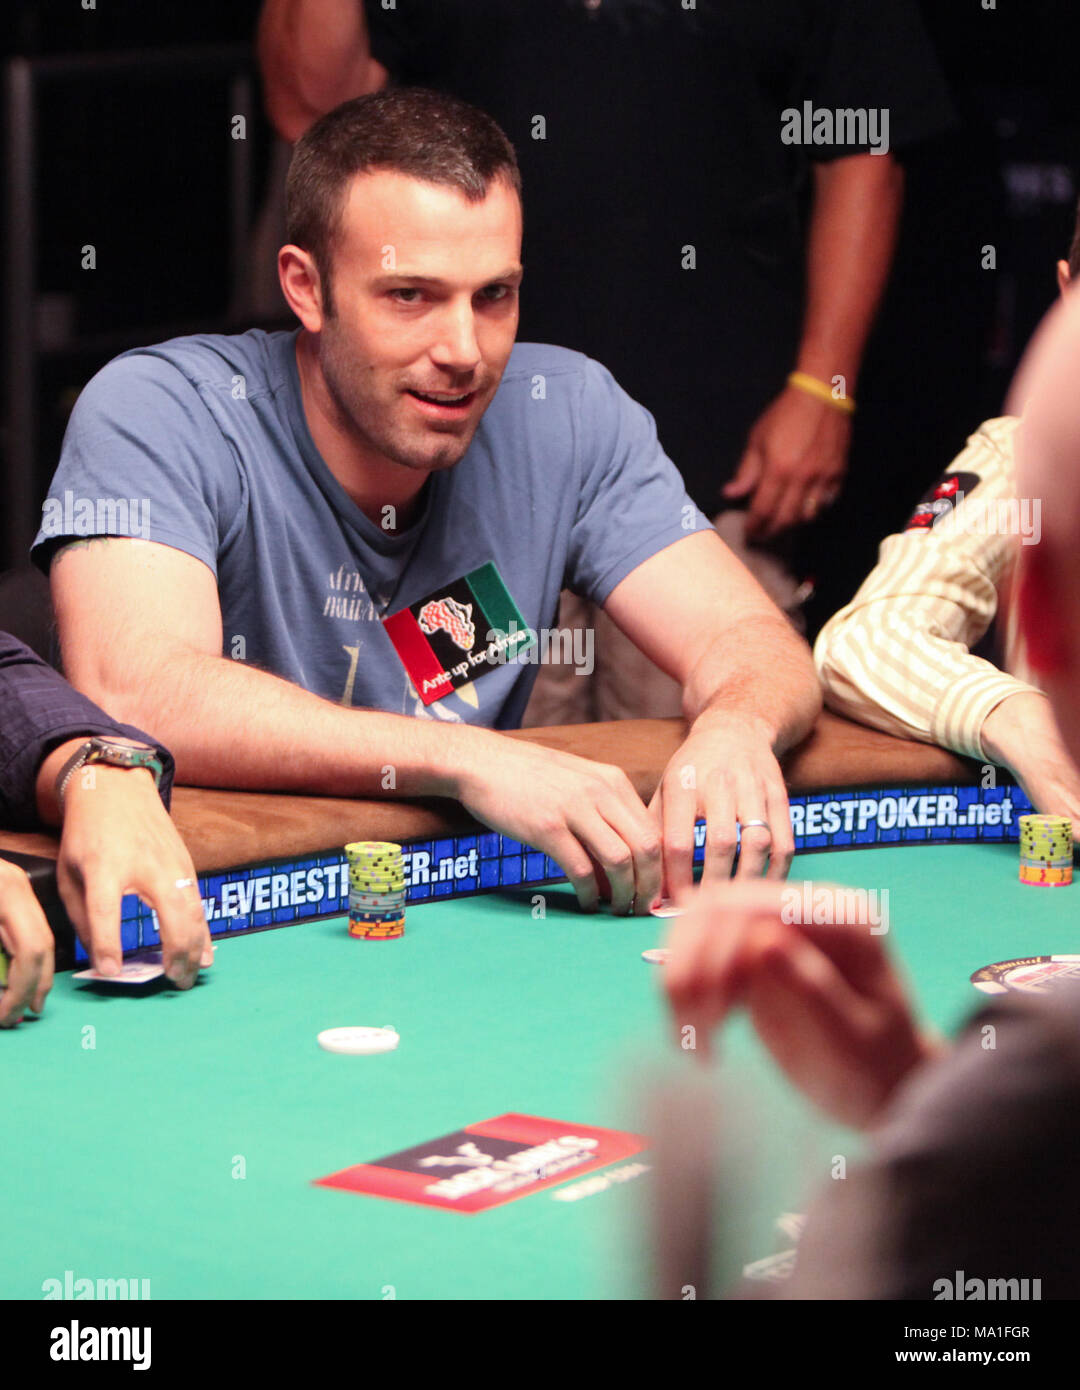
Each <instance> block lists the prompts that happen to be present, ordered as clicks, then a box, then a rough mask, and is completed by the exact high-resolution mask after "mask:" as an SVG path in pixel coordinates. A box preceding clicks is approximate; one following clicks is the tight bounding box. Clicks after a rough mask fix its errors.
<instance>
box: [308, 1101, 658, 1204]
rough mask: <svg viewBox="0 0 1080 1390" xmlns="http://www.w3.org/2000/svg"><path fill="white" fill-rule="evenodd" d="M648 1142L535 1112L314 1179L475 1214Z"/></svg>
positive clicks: (482, 1123)
mask: <svg viewBox="0 0 1080 1390" xmlns="http://www.w3.org/2000/svg"><path fill="white" fill-rule="evenodd" d="M645 1147H646V1140H645V1139H643V1138H642V1137H641V1136H640V1135H638V1134H627V1133H624V1132H622V1131H621V1130H616V1129H598V1128H597V1127H596V1126H594V1125H574V1124H568V1123H566V1122H564V1121H562V1120H544V1119H540V1118H539V1117H538V1116H536V1115H516V1114H509V1115H498V1116H496V1117H495V1118H494V1119H492V1120H481V1121H480V1122H479V1123H477V1124H472V1125H466V1127H465V1128H464V1129H460V1130H455V1131H454V1133H452V1134H444V1135H442V1136H441V1137H440V1138H438V1139H432V1140H429V1141H428V1142H427V1143H426V1144H418V1145H417V1146H416V1147H415V1148H411V1149H402V1150H401V1151H400V1152H399V1153H394V1154H389V1155H388V1156H387V1157H386V1158H380V1159H376V1160H374V1161H373V1162H371V1163H358V1164H356V1165H355V1166H354V1167H352V1168H344V1169H342V1170H341V1172H339V1173H331V1174H330V1176H329V1177H325V1178H319V1179H317V1181H316V1184H315V1185H316V1186H317V1187H337V1188H342V1189H344V1190H345V1191H347V1192H360V1193H365V1194H367V1195H368V1196H370V1197H389V1198H392V1199H393V1200H395V1201H399V1202H417V1203H419V1204H420V1205H422V1206H432V1207H446V1208H447V1209H448V1210H451V1211H463V1212H470V1213H472V1212H478V1211H486V1210H487V1209H488V1208H489V1207H497V1206H501V1205H502V1204H503V1203H504V1202H511V1201H513V1200H514V1199H515V1198H517V1197H525V1196H528V1195H529V1194H530V1193H532V1192H538V1191H539V1190H540V1189H541V1188H544V1187H550V1186H552V1184H553V1183H558V1182H562V1181H563V1179H564V1178H567V1177H575V1178H576V1177H580V1176H581V1175H582V1174H584V1173H588V1172H591V1171H592V1170H593V1169H594V1168H602V1167H604V1166H605V1165H606V1164H609V1163H614V1162H615V1161H616V1160H618V1159H622V1158H626V1157H628V1156H629V1155H630V1154H635V1153H639V1152H640V1151H641V1150H642V1149H644V1148H645Z"/></svg>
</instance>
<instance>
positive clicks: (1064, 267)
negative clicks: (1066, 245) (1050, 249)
mask: <svg viewBox="0 0 1080 1390" xmlns="http://www.w3.org/2000/svg"><path fill="white" fill-rule="evenodd" d="M1057 282H1058V290H1059V292H1060V293H1061V294H1063V295H1064V294H1068V292H1069V286H1070V285H1071V284H1072V276H1071V275H1070V274H1069V262H1068V261H1058V263H1057Z"/></svg>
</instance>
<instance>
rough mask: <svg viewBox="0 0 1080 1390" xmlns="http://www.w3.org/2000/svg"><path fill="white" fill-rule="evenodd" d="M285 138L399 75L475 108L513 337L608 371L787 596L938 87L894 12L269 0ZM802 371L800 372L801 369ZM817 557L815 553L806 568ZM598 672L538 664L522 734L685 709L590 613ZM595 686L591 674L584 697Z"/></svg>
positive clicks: (572, 1) (268, 42) (826, 0)
mask: <svg viewBox="0 0 1080 1390" xmlns="http://www.w3.org/2000/svg"><path fill="white" fill-rule="evenodd" d="M258 46H259V58H260V63H261V66H262V71H263V76H264V82H265V89H266V102H267V110H268V112H269V115H270V118H271V120H272V121H273V123H274V125H275V127H276V129H277V130H278V132H279V134H280V135H281V136H282V137H283V139H285V140H288V141H294V140H296V139H297V138H298V137H299V136H300V135H301V134H302V133H303V132H304V130H306V129H307V127H308V126H309V125H310V124H311V122H312V121H314V120H315V119H316V117H317V116H319V115H321V114H322V113H323V112H325V111H327V110H329V109H330V108H331V107H333V106H334V105H335V104H336V103H337V102H339V101H341V100H343V99H345V98H346V97H349V96H355V95H359V94H361V93H363V92H365V91H371V90H375V89H377V88H378V87H379V86H381V85H383V84H385V83H386V82H387V81H388V80H392V81H398V82H403V83H409V84H412V83H419V84H423V85H425V86H430V87H441V88H443V89H445V90H447V91H451V92H453V93H454V94H456V95H459V96H462V97H464V98H465V99H466V100H468V101H470V102H472V103H474V104H475V105H478V106H480V107H482V108H484V109H486V110H488V111H490V112H491V113H492V114H493V115H494V116H495V117H496V119H497V120H498V121H499V122H500V124H501V125H502V126H503V128H504V129H505V130H506V131H507V133H508V135H509V136H510V138H511V140H512V141H513V142H514V144H515V145H516V147H517V150H518V153H519V158H520V162H521V167H522V175H523V181H524V188H525V197H526V200H527V205H528V208H529V217H530V227H531V231H530V235H529V239H528V242H527V245H526V251H525V262H526V267H527V277H526V281H525V286H524V289H523V299H522V336H523V337H524V338H526V339H532V340H534V341H542V342H557V343H564V344H566V345H568V346H572V347H575V348H578V349H579V350H581V351H583V352H585V353H587V354H588V355H589V356H592V357H594V358H596V359H598V360H600V361H603V362H605V363H606V364H608V365H609V366H610V367H611V369H612V371H613V372H614V374H615V376H616V378H617V379H618V380H619V381H620V382H621V383H622V384H623V385H624V386H625V388H626V389H627V390H628V391H629V393H630V394H631V395H632V396H634V397H635V398H637V399H639V400H641V401H642V402H643V404H645V405H646V406H647V407H648V409H649V410H650V411H651V412H652V413H653V415H654V416H655V418H656V421H657V426H658V432H659V436H660V439H661V442H662V444H663V445H664V448H665V450H666V452H667V453H668V454H669V455H670V456H671V457H673V458H674V459H676V460H677V461H678V464H679V467H680V470H681V471H682V473H683V476H684V478H685V480H686V483H687V489H688V491H689V492H690V494H691V496H692V497H693V498H694V500H695V501H696V502H697V503H698V504H699V505H700V506H701V507H702V508H703V509H704V510H705V511H706V513H707V514H708V515H710V516H714V515H716V514H717V512H718V511H719V512H720V515H719V516H718V517H717V526H718V529H719V531H720V534H721V535H722V536H723V537H724V539H725V541H727V542H728V544H729V545H731V546H732V547H733V548H734V549H735V550H736V552H737V553H739V554H740V555H741V557H742V558H743V559H744V560H745V561H746V562H747V563H748V564H749V566H750V567H751V569H752V570H753V571H754V572H755V574H756V575H757V577H758V578H759V579H760V580H761V582H762V583H763V584H764V586H765V588H766V589H767V591H768V592H769V593H770V594H771V596H772V597H773V599H774V600H775V601H776V602H777V603H778V604H779V606H780V607H781V608H783V609H784V610H785V611H787V612H788V613H789V614H792V615H795V616H797V610H798V584H797V582H796V578H795V577H794V576H793V575H792V574H790V573H789V572H788V569H787V566H786V564H785V563H784V562H783V561H782V557H781V558H778V556H777V554H776V553H774V551H773V549H772V548H769V549H766V548H764V547H763V546H762V545H761V544H760V542H768V543H770V547H771V546H774V545H775V544H776V543H777V542H778V541H779V542H780V543H781V545H782V544H783V542H784V540H785V539H790V537H791V534H792V531H793V528H797V527H798V526H799V525H801V524H803V523H807V522H812V521H813V520H814V518H815V517H816V516H817V515H818V514H819V513H820V511H821V510H822V509H823V508H824V507H827V506H829V505H830V503H831V502H833V501H834V500H835V498H836V496H837V495H838V494H839V491H840V489H841V488H842V486H843V484H844V478H845V473H846V469H847V461H848V453H849V448H850V441H851V430H852V412H853V406H854V403H855V398H856V394H857V389H858V374H859V366H860V362H861V359H862V355H863V349H864V346H865V343H866V339H867V336H868V334H869V331H870V328H871V325H872V323H873V319H874V314H875V311H876V309H877V306H878V303H879V301H880V298H881V295H882V292H883V289H884V286H885V283H886V280H887V278H888V273H889V267H890V264H891V260H892V253H893V248H894V245H895V240H896V234H897V225H898V221H899V215H900V208H901V203H902V197H903V169H902V166H901V164H900V162H899V160H898V158H897V151H900V150H903V149H905V148H909V147H911V146H913V145H914V144H916V143H917V142H919V141H920V140H922V139H924V138H925V137H928V136H931V135H934V134H936V133H937V132H938V131H940V130H941V129H942V127H943V126H944V125H945V124H946V123H947V121H948V119H949V106H948V100H947V96H946V93H945V90H944V87H943V84H942V81H941V78H940V75H939V73H938V69H937V66H936V62H935V60H934V57H933V53H932V50H931V49H930V46H929V43H928V41H927V39H926V36H925V34H924V32H923V30H922V27H921V23H920V21H919V18H918V15H917V11H916V10H915V8H914V6H913V5H912V4H911V3H909V0H884V2H883V0H855V2H854V3H847V4H840V3H838V0H765V2H763V0H754V3H752V4H751V3H739V4H735V5H725V6H723V7H721V6H708V7H704V6H703V7H701V8H700V10H685V9H682V8H679V7H676V6H673V7H669V8H666V7H664V6H662V5H660V4H657V3H656V0H608V3H603V4H593V3H587V0H565V3H551V0H440V3H438V4H436V3H434V0H399V3H398V4H397V5H396V7H395V8H394V9H393V10H384V9H383V8H381V7H380V6H378V5H376V4H369V5H368V6H367V7H366V14H365V7H364V5H363V4H362V3H361V0H266V3H265V5H264V8H263V13H262V18H261V22H260V28H259V45H258ZM793 369H794V374H793ZM825 563H826V561H825V557H822V562H821V564H822V568H824V565H825ZM582 625H585V626H593V625H595V626H596V629H597V643H596V647H597V670H596V673H595V675H594V676H593V678H592V680H591V681H586V680H583V679H581V678H578V677H576V676H574V675H573V673H571V672H569V671H568V670H559V669H558V668H547V669H545V671H544V672H543V673H542V678H541V680H540V681H539V682H538V687H537V690H536V691H535V692H534V694H533V699H532V703H531V705H530V710H529V712H528V715H527V717H526V722H527V723H559V722H573V721H582V720H589V719H597V718H627V717H634V716H643V715H661V714H677V713H679V709H680V704H679V692H678V689H677V688H676V687H675V685H674V683H673V682H671V681H670V680H669V679H668V678H667V677H666V676H665V675H664V674H663V673H662V672H660V671H659V670H658V669H657V668H656V667H655V666H654V665H653V664H652V663H651V662H649V661H648V660H647V658H643V657H641V656H640V655H639V654H638V652H637V651H636V649H634V648H633V647H632V646H631V644H629V643H628V642H627V641H625V640H624V639H623V636H622V634H621V633H620V632H619V630H618V629H617V628H615V627H614V625H613V624H612V623H611V622H610V621H609V620H607V619H605V617H604V615H603V614H602V613H597V612H596V610H594V609H593V608H591V606H589V605H586V604H584V603H583V602H582V601H581V600H580V599H578V598H576V597H575V596H572V595H569V594H564V600H563V607H562V610H561V614H560V626H563V627H572V626H582ZM590 686H591V689H590V688H589V687H590Z"/></svg>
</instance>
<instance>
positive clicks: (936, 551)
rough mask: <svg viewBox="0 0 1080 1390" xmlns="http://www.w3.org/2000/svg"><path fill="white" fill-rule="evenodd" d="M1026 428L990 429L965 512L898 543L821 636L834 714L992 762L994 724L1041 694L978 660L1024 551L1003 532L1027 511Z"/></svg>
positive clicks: (967, 456) (958, 468) (889, 541)
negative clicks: (1004, 524)
mask: <svg viewBox="0 0 1080 1390" xmlns="http://www.w3.org/2000/svg"><path fill="white" fill-rule="evenodd" d="M1017 423H1018V422H1017V421H1016V420H1015V419H1000V420H989V421H987V422H986V423H985V424H984V425H982V426H981V427H980V429H979V430H977V431H976V433H975V434H973V435H972V436H971V437H970V439H969V440H968V441H967V447H966V448H965V449H964V450H963V451H962V452H961V453H960V454H959V455H958V456H957V458H956V459H955V461H954V462H953V464H952V465H951V467H950V468H949V470H948V473H947V474H946V478H947V479H948V478H951V477H953V476H954V475H964V477H965V478H966V479H973V480H974V482H971V481H968V482H967V483H966V487H967V492H966V495H965V496H964V498H963V500H962V501H961V502H960V503H959V504H958V505H957V506H955V507H954V508H953V509H952V510H951V511H949V512H948V513H947V514H946V515H944V516H943V517H941V518H940V519H939V520H936V521H935V522H934V524H933V525H931V526H925V527H922V526H920V527H918V528H915V529H908V530H906V531H902V532H899V533H898V534H896V535H893V536H888V537H887V538H886V539H885V541H883V542H882V545H881V549H880V551H879V558H878V563H877V565H876V566H875V568H874V569H873V570H871V572H870V574H869V575H868V576H867V578H866V579H865V580H864V582H863V584H862V585H861V587H860V588H859V590H858V592H857V593H856V595H855V597H854V598H853V599H852V600H851V602H850V603H849V604H847V605H846V606H845V607H844V608H841V609H840V611H839V612H838V613H835V614H834V615H833V616H832V617H831V618H830V619H829V621H828V622H827V623H826V624H825V626H824V627H823V628H822V629H821V632H820V633H819V634H818V639H817V642H816V643H815V644H814V662H815V665H816V666H817V671H818V676H819V677H820V679H821V683H822V685H823V687H824V690H825V700H826V703H827V704H828V705H829V707H830V708H831V709H834V710H836V711H837V712H838V713H840V714H844V715H847V716H848V718H850V719H856V720H858V721H859V722H860V723H863V724H869V725H871V726H872V727H873V728H875V729H882V730H884V732H885V733H888V734H896V735H897V736H899V737H901V738H914V739H919V740H921V741H922V742H923V743H935V744H940V745H941V746H942V747H945V748H951V749H953V750H954V751H955V752H957V753H960V754H962V755H963V756H965V757H973V758H979V759H985V754H984V751H983V746H982V726H983V723H984V721H985V719H986V717H987V716H988V715H989V714H990V713H991V711H992V710H994V709H995V708H996V707H997V706H998V705H999V704H1000V703H1001V702H1002V700H1005V699H1008V698H1009V696H1011V695H1018V694H1022V693H1030V692H1031V691H1032V690H1034V689H1035V687H1034V686H1031V685H1028V684H1025V683H1024V682H1023V681H1020V680H1017V679H1015V678H1014V677H1013V676H1010V675H1007V674H1005V673H1004V672H1003V671H1000V670H998V668H997V667H996V666H994V665H992V664H991V663H990V662H988V661H984V660H983V659H982V658H981V657H977V656H973V655H972V654H971V652H970V651H969V650H968V649H969V647H973V646H974V645H975V644H976V643H977V642H978V641H979V640H980V638H981V637H982V636H983V634H984V633H985V632H986V630H987V628H988V627H989V626H990V624H991V622H992V621H993V620H994V616H995V614H996V612H997V607H998V588H999V586H1000V585H1002V583H1003V582H1004V581H1005V579H1006V577H1007V575H1008V574H1009V573H1010V571H1011V570H1012V568H1013V564H1014V560H1015V555H1016V546H1017V544H1018V541H1017V539H1016V537H1015V536H1011V535H1007V534H998V531H999V529H1002V530H1004V528H999V526H998V524H997V522H998V514H999V510H1000V509H1001V507H1002V506H1004V507H1006V508H1007V507H1008V506H1009V505H1010V504H1015V505H1017V506H1018V505H1019V504H1018V503H1017V500H1016V495H1015V494H1016V485H1015V481H1014V464H1013V436H1014V433H1015V429H1016V425H1017Z"/></svg>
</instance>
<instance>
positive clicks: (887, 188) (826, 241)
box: [797, 154, 904, 396]
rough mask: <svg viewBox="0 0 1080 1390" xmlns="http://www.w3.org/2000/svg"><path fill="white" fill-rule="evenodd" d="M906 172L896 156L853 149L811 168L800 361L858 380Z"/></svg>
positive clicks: (851, 382) (818, 372) (806, 368)
mask: <svg viewBox="0 0 1080 1390" xmlns="http://www.w3.org/2000/svg"><path fill="white" fill-rule="evenodd" d="M903 192H904V173H903V170H902V169H901V168H900V166H899V165H898V164H896V163H895V161H894V160H893V158H892V156H891V155H871V154H862V155H851V156H849V157H848V158H845V159H838V160H836V161H835V163H832V164H818V165H816V166H815V168H814V202H813V210H812V213H811V220H810V229H809V235H808V249H807V285H806V313H805V316H804V322H803V332H802V339H801V342H800V345H799V353H798V360H797V366H798V369H799V371H802V372H807V373H809V374H810V375H811V376H815V377H818V378H819V379H820V380H823V381H826V382H828V381H831V379H832V378H833V377H834V376H837V375H840V376H843V377H844V378H845V381H846V385H847V392H848V394H849V395H852V396H853V395H854V394H855V385H856V381H857V378H858V373H859V364H860V362H861V361H862V354H863V348H864V347H865V345H866V339H867V335H868V334H869V332H870V328H871V326H872V324H873V321H874V315H875V314H876V313H877V308H878V304H879V302H880V300H881V296H882V293H883V292H884V289H885V285H886V283H887V281H888V278H889V270H890V267H891V266H892V259H893V251H894V249H895V246H896V237H897V231H898V227H899V222H900V209H901V206H902V204H903Z"/></svg>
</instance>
